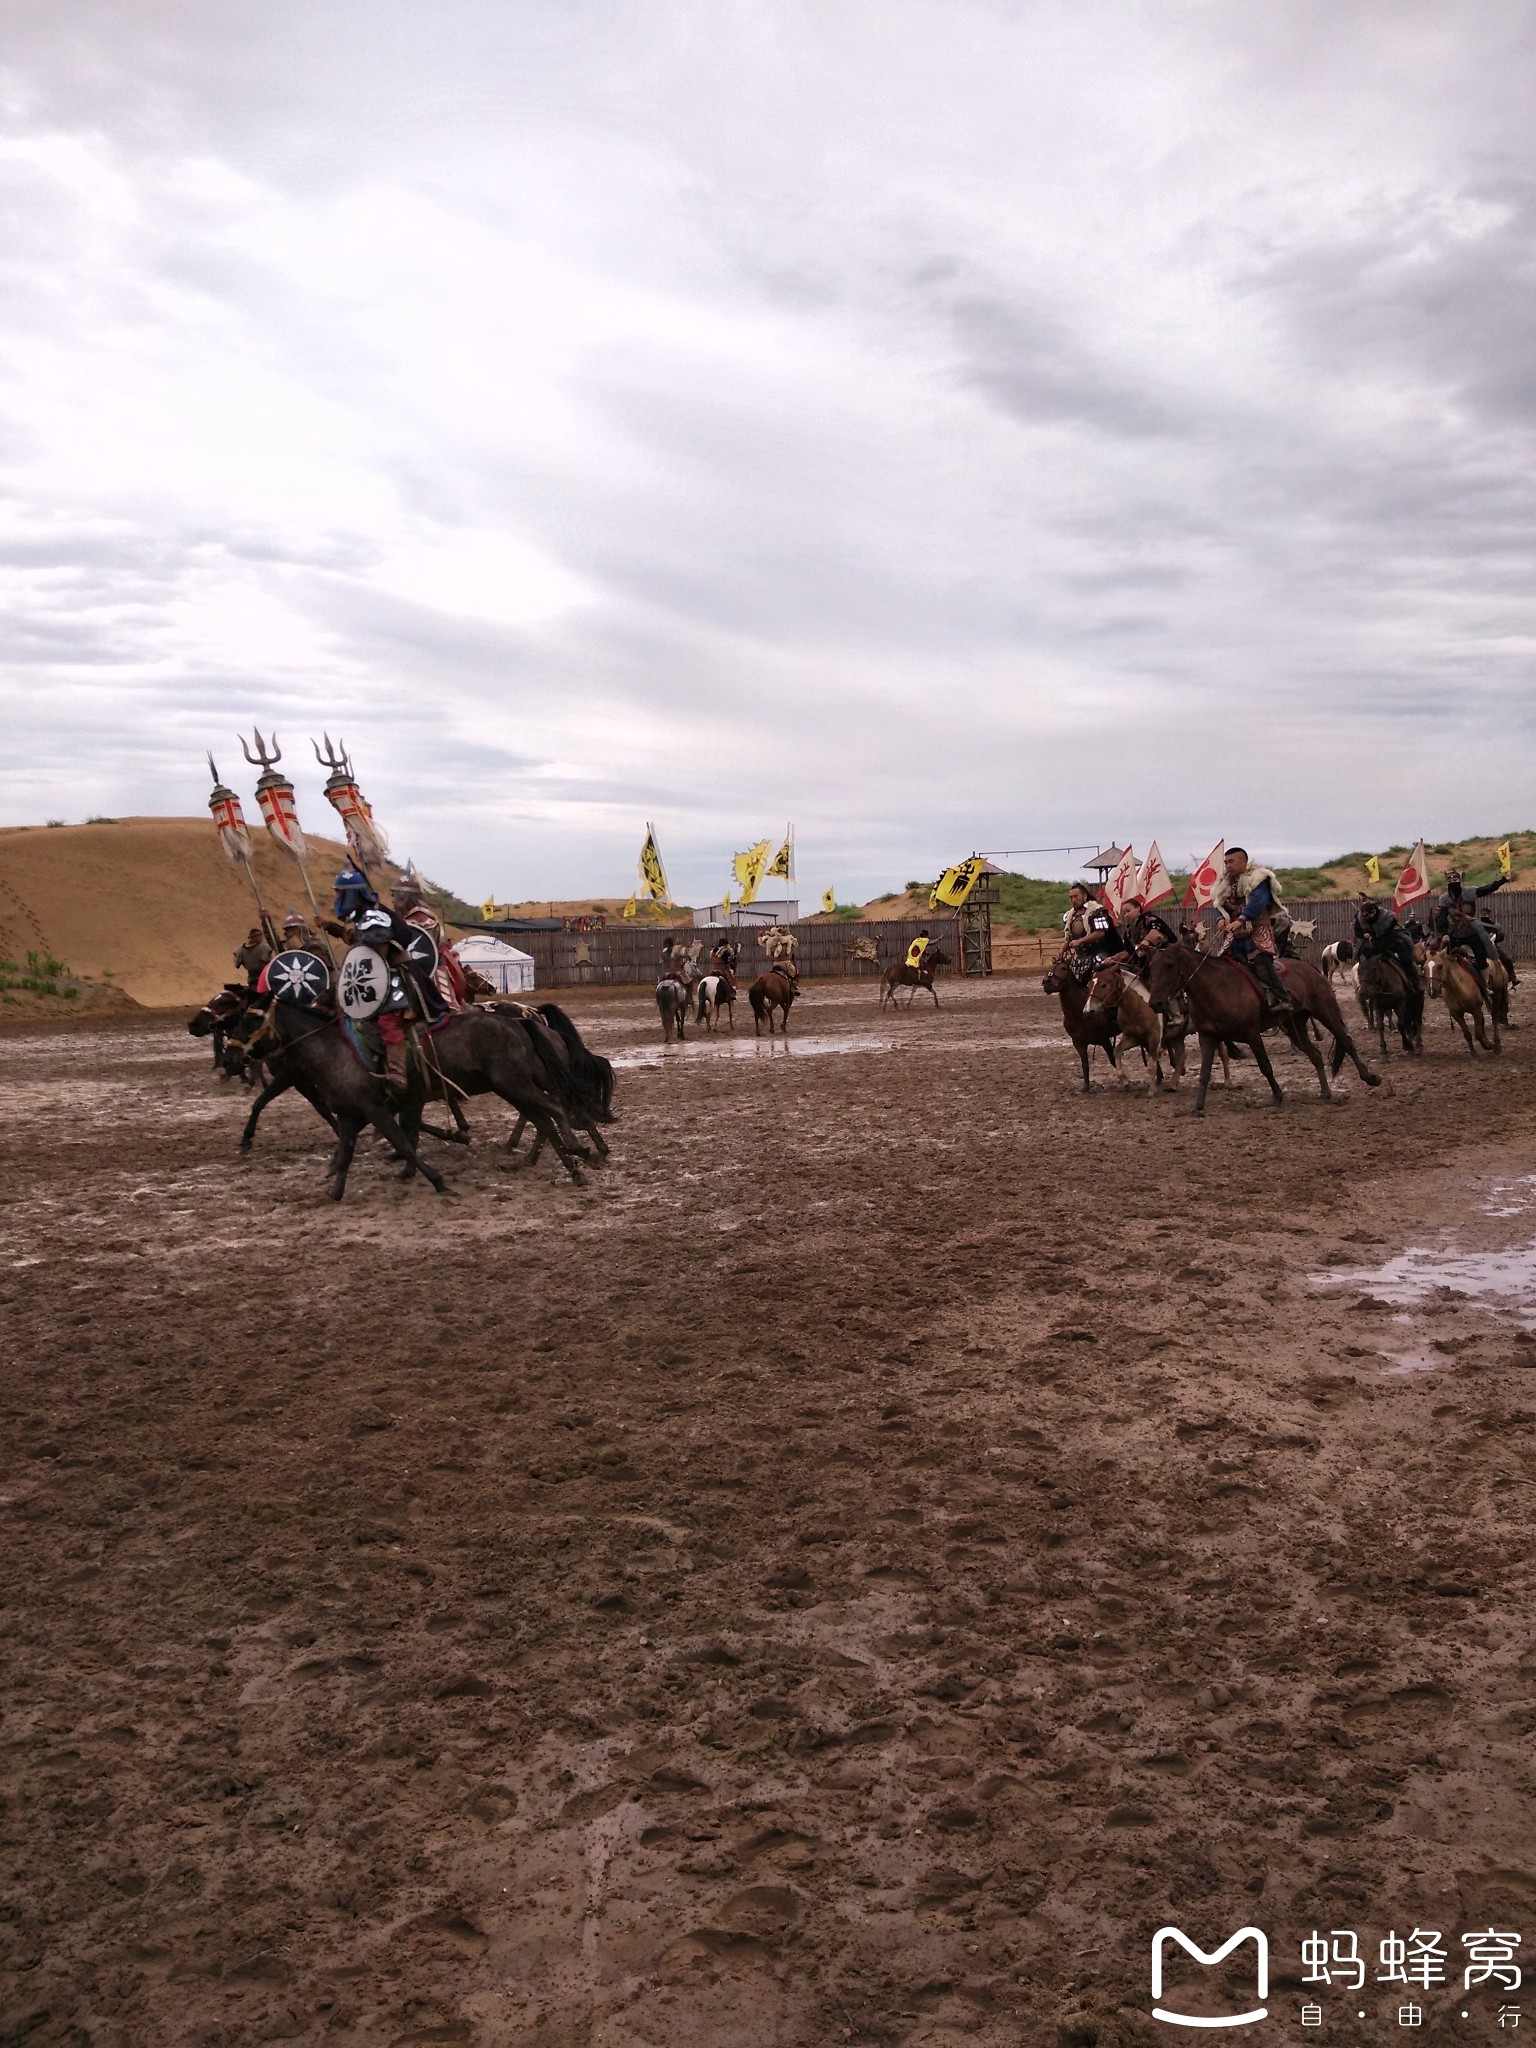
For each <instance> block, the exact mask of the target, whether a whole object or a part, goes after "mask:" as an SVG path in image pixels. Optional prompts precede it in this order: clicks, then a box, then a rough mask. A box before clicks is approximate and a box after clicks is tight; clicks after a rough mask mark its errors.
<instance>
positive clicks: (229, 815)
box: [208, 783, 251, 867]
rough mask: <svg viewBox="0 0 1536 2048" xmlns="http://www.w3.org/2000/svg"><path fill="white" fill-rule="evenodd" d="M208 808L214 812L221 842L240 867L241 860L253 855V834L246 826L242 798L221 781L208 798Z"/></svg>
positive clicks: (214, 819)
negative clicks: (241, 805)
mask: <svg viewBox="0 0 1536 2048" xmlns="http://www.w3.org/2000/svg"><path fill="white" fill-rule="evenodd" d="M208 808H209V810H210V811H211V812H212V813H213V822H214V824H215V825H216V826H217V827H218V832H219V844H220V846H222V847H223V849H224V851H225V853H226V854H227V855H228V857H229V858H230V859H231V860H232V861H233V862H234V863H235V865H236V866H237V867H238V866H239V864H240V862H241V861H245V860H249V859H250V857H251V835H250V832H249V830H248V829H247V827H246V822H245V813H244V812H243V811H242V810H241V808H240V799H239V797H237V796H236V795H235V792H234V791H233V790H232V789H225V788H224V786H223V784H222V783H221V784H220V785H219V786H218V787H217V788H216V789H215V790H214V792H213V795H212V796H211V797H209V799H208Z"/></svg>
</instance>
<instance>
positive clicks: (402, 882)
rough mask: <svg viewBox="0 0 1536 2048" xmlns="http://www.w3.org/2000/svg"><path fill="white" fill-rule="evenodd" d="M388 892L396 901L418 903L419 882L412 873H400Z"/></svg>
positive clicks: (419, 897) (419, 898) (419, 896)
mask: <svg viewBox="0 0 1536 2048" xmlns="http://www.w3.org/2000/svg"><path fill="white" fill-rule="evenodd" d="M389 893H390V895H391V896H392V897H393V898H394V900H395V901H396V903H419V902H420V901H421V884H420V882H418V881H417V880H416V878H415V876H414V875H402V876H401V877H400V879H399V881H398V882H396V883H395V885H394V887H393V888H392V889H391V890H390V892H389Z"/></svg>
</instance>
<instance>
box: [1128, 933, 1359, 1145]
mask: <svg viewBox="0 0 1536 2048" xmlns="http://www.w3.org/2000/svg"><path fill="white" fill-rule="evenodd" d="M1282 972H1283V973H1284V976H1285V985H1286V987H1287V989H1288V990H1289V991H1290V996H1291V1001H1292V1003H1293V1005H1294V1008H1293V1009H1292V1010H1291V1012H1290V1013H1289V1015H1286V1016H1281V1017H1278V1018H1274V1019H1272V1020H1271V1022H1270V1023H1269V1024H1266V1023H1265V1022H1264V999H1263V997H1262V995H1261V994H1260V992H1259V985H1258V982H1257V981H1256V980H1255V979H1254V977H1253V975H1251V974H1250V973H1249V972H1248V970H1247V969H1246V968H1245V967H1241V966H1239V964H1238V963H1237V961H1235V960H1233V959H1231V958H1230V957H1229V956H1228V955H1226V954H1214V953H1197V952H1195V951H1194V949H1193V947H1190V946H1185V945H1177V946H1159V947H1158V948H1157V949H1156V951H1155V952H1154V953H1153V954H1152V957H1151V960H1150V962H1149V965H1148V970H1147V982H1148V986H1149V987H1150V989H1151V992H1152V1000H1153V1001H1154V1002H1157V1003H1160V1002H1166V1001H1167V1000H1168V998H1169V997H1170V996H1171V995H1173V994H1174V992H1175V991H1176V990H1181V991H1182V992H1183V994H1184V996H1185V998H1186V1000H1187V1001H1188V1004H1189V1014H1190V1021H1191V1022H1192V1023H1193V1025H1194V1027H1195V1029H1196V1031H1198V1032H1199V1034H1200V1080H1199V1084H1198V1086H1197V1087H1196V1089H1195V1114H1196V1115H1197V1116H1199V1115H1201V1114H1203V1112H1204V1110H1205V1097H1206V1091H1207V1089H1208V1088H1209V1087H1210V1085H1211V1067H1212V1064H1213V1063H1214V1061H1215V1058H1216V1054H1217V1051H1218V1050H1219V1048H1220V1046H1221V1044H1222V1042H1223V1040H1226V1039H1235V1040H1236V1041H1238V1042H1239V1043H1240V1044H1242V1045H1246V1046H1247V1047H1248V1049H1249V1051H1250V1052H1251V1053H1252V1054H1253V1057H1254V1059H1255V1060H1256V1061H1257V1063H1258V1069H1259V1072H1260V1073H1261V1074H1262V1075H1263V1076H1264V1078H1265V1080H1266V1081H1267V1082H1268V1083H1269V1088H1270V1094H1271V1095H1272V1096H1273V1098H1274V1100H1275V1102H1276V1103H1280V1102H1283V1101H1284V1100H1285V1094H1284V1091H1283V1090H1282V1088H1281V1086H1280V1083H1279V1082H1278V1081H1277V1080H1276V1079H1275V1070H1274V1068H1273V1067H1272V1066H1271V1065H1270V1063H1269V1054H1268V1052H1267V1051H1266V1049H1265V1046H1264V1033H1265V1031H1266V1030H1268V1029H1272V1028H1274V1026H1276V1025H1278V1026H1279V1027H1280V1028H1282V1029H1283V1030H1284V1032H1285V1035H1286V1037H1287V1038H1288V1039H1289V1040H1290V1041H1291V1044H1292V1045H1294V1046H1295V1048H1296V1050H1297V1051H1298V1052H1300V1053H1303V1054H1305V1056H1306V1057H1307V1059H1308V1060H1310V1061H1311V1063H1312V1066H1313V1069H1314V1071H1315V1072H1316V1074H1317V1084H1318V1088H1319V1089H1320V1091H1321V1093H1322V1097H1323V1100H1324V1101H1325V1102H1329V1101H1331V1100H1332V1098H1333V1091H1332V1090H1331V1089H1330V1087H1329V1086H1328V1074H1327V1071H1326V1069H1325V1068H1324V1065H1323V1056H1322V1054H1321V1053H1320V1052H1319V1051H1318V1049H1317V1047H1316V1046H1315V1045H1314V1044H1313V1043H1312V1040H1311V1037H1310V1036H1309V1034H1308V1030H1307V1026H1308V1024H1309V1022H1310V1021H1311V1020H1312V1019H1314V1018H1315V1019H1317V1021H1318V1022H1319V1023H1321V1024H1322V1026H1323V1027H1324V1029H1325V1030H1327V1031H1329V1032H1331V1033H1332V1035H1333V1060H1332V1066H1333V1072H1334V1073H1335V1074H1337V1073H1338V1072H1339V1070H1340V1069H1341V1068H1342V1066H1343V1065H1344V1062H1345V1060H1346V1059H1350V1060H1353V1061H1354V1065H1355V1071H1356V1073H1357V1074H1358V1075H1359V1076H1360V1078H1361V1080H1362V1081H1363V1082H1364V1083H1365V1085H1366V1086H1367V1087H1368V1088H1377V1087H1379V1086H1380V1085H1381V1076H1380V1075H1379V1074H1373V1073H1372V1072H1371V1070H1370V1068H1369V1067H1368V1066H1366V1064H1365V1063H1364V1061H1363V1060H1362V1059H1361V1057H1360V1055H1359V1053H1358V1052H1357V1051H1356V1050H1355V1042H1354V1040H1353V1039H1352V1038H1351V1037H1350V1035H1349V1031H1348V1029H1347V1028H1346V1026H1345V1023H1344V1018H1343V1016H1342V1014H1341V1013H1340V1010H1339V1005H1338V1001H1337V999H1336V998H1335V996H1334V993H1333V990H1332V989H1331V988H1330V987H1329V985H1328V980H1327V977H1326V975H1324V974H1323V973H1322V972H1321V971H1320V970H1319V969H1318V968H1316V967H1309V966H1307V964H1306V962H1305V961H1302V960H1288V961H1286V962H1285V963H1284V966H1283V969H1282Z"/></svg>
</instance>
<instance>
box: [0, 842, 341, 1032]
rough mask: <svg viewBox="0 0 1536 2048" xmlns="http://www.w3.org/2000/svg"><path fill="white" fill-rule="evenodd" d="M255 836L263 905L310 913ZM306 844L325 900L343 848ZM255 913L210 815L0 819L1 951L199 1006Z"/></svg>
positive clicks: (296, 881) (228, 970) (152, 997)
mask: <svg viewBox="0 0 1536 2048" xmlns="http://www.w3.org/2000/svg"><path fill="white" fill-rule="evenodd" d="M251 843H252V847H253V850H254V854H255V860H254V866H255V869H256V879H257V882H258V884H259V886H260V889H261V893H262V896H263V898H264V899H265V902H266V905H267V909H268V910H269V911H270V912H271V913H272V915H273V916H274V917H275V918H276V920H277V921H278V922H279V923H281V921H282V919H283V917H284V915H285V914H286V912H287V911H288V910H289V909H290V908H291V907H295V906H296V907H297V908H299V909H300V910H303V911H304V912H305V913H306V915H307V914H308V910H309V899H308V897H307V896H306V895H305V893H304V885H303V883H302V881H301V880H300V877H299V871H298V869H297V867H296V866H295V865H294V863H293V861H292V860H291V859H290V858H289V857H288V855H287V854H285V853H281V852H280V851H279V850H278V848H277V847H275V846H274V845H273V844H272V842H271V840H270V839H269V838H268V837H267V834H266V832H265V831H263V830H262V829H261V828H260V827H259V826H258V827H257V828H256V830H254V831H253V832H252V834H251ZM309 848H310V859H309V877H310V882H311V884H312V886H313V888H314V892H315V895H316V896H317V897H318V898H319V900H320V903H321V905H322V907H328V906H329V903H330V897H331V877H332V876H333V875H334V874H335V872H336V870H337V868H338V867H340V866H341V865H342V863H343V862H344V861H345V860H346V859H347V849H346V847H345V846H343V845H341V844H340V843H338V842H337V841H336V840H334V839H318V838H315V837H314V836H312V835H311V836H310V839H309ZM255 922H256V913H255V906H254V904H253V903H252V901H251V891H250V885H249V884H248V883H247V881H246V879H245V871H244V869H243V868H237V867H234V866H232V865H231V863H230V862H229V861H228V860H226V859H225V857H224V854H223V853H222V851H221V850H220V847H219V842H218V837H217V835H216V833H215V832H214V829H213V825H212V823H211V822H210V820H209V819H207V818H118V819H115V820H113V821H111V822H105V821H103V822H101V823H98V824H94V825H20V826H10V827H5V828H0V958H4V959H8V960H13V961H17V962H24V961H25V959H26V956H27V954H28V953H29V952H40V953H41V952H47V953H52V954H53V955H54V956H55V957H56V958H57V959H59V960H62V961H63V962H64V963H65V965H66V966H67V967H69V968H70V969H72V970H73V971H74V972H75V973H76V974H79V975H83V976H87V977H89V978H90V979H91V980H94V981H103V980H110V981H113V982H115V983H116V984H117V986H118V987H119V988H121V989H124V990H126V991H127V993H128V994H129V995H130V996H132V997H133V998H134V1000H135V1001H136V1002H140V1003H145V1004H150V1005H155V1004H181V1003H192V1004H194V1005H195V1004H197V1003H199V1002H201V1001H203V1000H204V998H205V997H207V996H209V995H211V994H212V993H213V991H214V990H215V989H216V988H218V987H219V986H220V984H221V983H222V982H224V981H227V980H228V979H230V977H231V976H232V975H233V974H234V971H235V970H234V965H233V962H232V961H231V959H230V955H231V954H232V953H233V951H234V949H235V947H236V946H238V945H239V944H240V943H241V941H242V940H243V939H244V937H245V935H246V933H247V931H249V929H250V928H251V926H252V925H253V924H254V923H255Z"/></svg>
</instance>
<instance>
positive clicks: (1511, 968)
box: [1477, 910, 1520, 988]
mask: <svg viewBox="0 0 1536 2048" xmlns="http://www.w3.org/2000/svg"><path fill="white" fill-rule="evenodd" d="M1477 921H1478V923H1479V924H1480V925H1481V926H1482V927H1483V929H1484V930H1485V931H1486V932H1487V934H1488V936H1489V938H1490V939H1491V940H1492V941H1493V950H1494V952H1495V953H1497V954H1498V956H1499V963H1500V965H1501V966H1502V967H1503V969H1504V972H1505V973H1506V974H1507V975H1508V977H1509V985H1510V987H1511V988H1518V987H1519V985H1520V977H1519V975H1518V974H1516V972H1515V963H1514V961H1513V960H1512V959H1511V958H1510V955H1509V950H1508V948H1507V947H1506V945H1505V943H1504V927H1503V925H1501V924H1500V923H1499V921H1498V919H1497V918H1496V917H1495V916H1494V914H1493V912H1492V911H1491V910H1480V911H1479V912H1478V914H1477Z"/></svg>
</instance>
